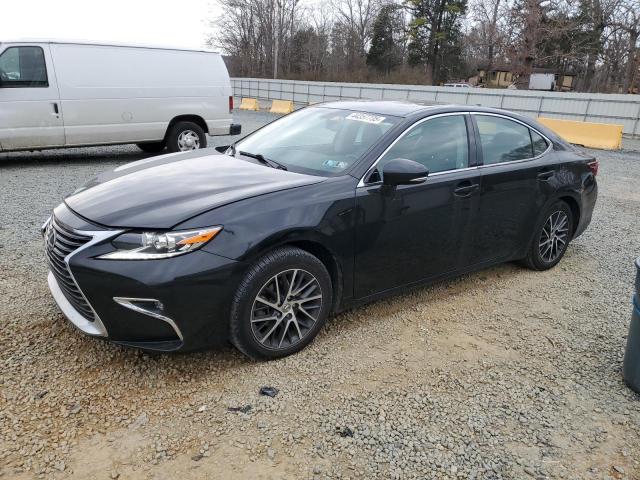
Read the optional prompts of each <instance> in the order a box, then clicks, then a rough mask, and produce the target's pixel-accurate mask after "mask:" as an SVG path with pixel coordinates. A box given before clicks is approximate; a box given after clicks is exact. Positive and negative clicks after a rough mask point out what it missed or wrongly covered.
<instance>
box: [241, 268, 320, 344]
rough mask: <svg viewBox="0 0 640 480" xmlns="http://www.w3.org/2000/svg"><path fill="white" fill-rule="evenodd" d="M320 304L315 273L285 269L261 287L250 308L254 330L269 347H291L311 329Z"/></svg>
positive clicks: (254, 333)
mask: <svg viewBox="0 0 640 480" xmlns="http://www.w3.org/2000/svg"><path fill="white" fill-rule="evenodd" d="M321 307H322V289H321V288H320V283H319V282H318V280H317V279H316V277H314V276H313V275H312V274H311V273H309V272H307V271H306V270H301V269H290V270H285V271H282V272H280V273H278V274H276V275H274V276H273V277H271V278H270V279H269V280H268V281H267V282H266V283H265V284H264V285H263V286H262V288H260V290H259V292H258V295H257V296H256V298H255V300H254V302H253V307H252V308H251V331H252V332H253V335H254V337H255V339H256V340H257V341H258V342H260V343H261V344H262V345H263V346H264V347H266V348H270V349H276V350H280V349H285V348H289V347H291V346H292V345H295V344H296V343H298V342H300V341H301V340H302V339H303V338H304V337H305V336H306V335H307V334H308V333H309V332H310V331H311V330H312V328H313V326H314V324H315V323H316V321H317V320H318V318H319V315H320V310H321Z"/></svg>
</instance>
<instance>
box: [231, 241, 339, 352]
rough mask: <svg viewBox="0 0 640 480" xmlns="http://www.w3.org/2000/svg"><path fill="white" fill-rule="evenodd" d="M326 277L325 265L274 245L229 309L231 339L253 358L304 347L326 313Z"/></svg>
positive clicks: (328, 287) (249, 274)
mask: <svg viewBox="0 0 640 480" xmlns="http://www.w3.org/2000/svg"><path fill="white" fill-rule="evenodd" d="M332 301H333V287H332V284H331V277H330V276H329V273H328V272H327V269H326V267H325V266H324V264H323V263H322V262H321V261H320V260H318V258H316V257H315V256H313V255H311V254H310V253H309V252H306V251H304V250H301V249H299V248H295V247H282V248H278V249H276V250H274V251H272V252H270V253H268V254H266V255H265V256H263V257H262V258H260V259H259V260H257V261H256V262H255V263H254V264H253V266H252V267H251V268H250V269H249V271H248V272H247V274H246V275H245V277H244V279H243V280H242V282H241V283H240V286H239V287H238V290H237V292H236V294H235V296H234V299H233V303H232V307H231V319H230V329H229V331H230V340H231V343H233V345H235V346H236V347H237V348H238V350H240V351H241V352H242V353H244V354H245V355H247V356H249V357H251V358H253V359H255V360H271V359H275V358H281V357H285V356H287V355H291V354H292V353H296V352H298V351H300V350H302V349H303V348H304V347H306V346H307V345H308V344H309V343H311V341H312V340H313V339H314V337H315V336H316V335H317V333H318V331H320V329H321V328H322V326H323V325H324V323H325V322H326V320H327V317H328V316H329V312H330V310H331V305H332Z"/></svg>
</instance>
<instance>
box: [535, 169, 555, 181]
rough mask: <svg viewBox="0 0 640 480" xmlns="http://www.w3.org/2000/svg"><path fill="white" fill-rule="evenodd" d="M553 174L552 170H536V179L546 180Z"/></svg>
mask: <svg viewBox="0 0 640 480" xmlns="http://www.w3.org/2000/svg"><path fill="white" fill-rule="evenodd" d="M554 175H555V172H554V171H553V170H542V171H541V172H538V180H542V181H546V180H549V179H550V178H551V177H553V176H554Z"/></svg>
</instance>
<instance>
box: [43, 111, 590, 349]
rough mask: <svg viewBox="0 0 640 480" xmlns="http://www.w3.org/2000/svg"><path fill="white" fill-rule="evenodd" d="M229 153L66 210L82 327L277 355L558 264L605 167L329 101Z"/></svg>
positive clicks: (173, 167)
mask: <svg viewBox="0 0 640 480" xmlns="http://www.w3.org/2000/svg"><path fill="white" fill-rule="evenodd" d="M219 150H222V152H221V153H218V152H215V151H209V152H206V151H197V152H192V153H191V152H190V153H178V154H170V155H164V156H160V157H155V158H149V159H145V160H141V161H138V162H134V163H131V164H127V165H124V166H121V167H118V168H116V169H115V170H113V171H110V172H107V173H104V174H102V175H100V176H98V177H97V178H95V179H94V180H92V181H90V182H89V183H88V184H86V185H85V186H84V187H82V188H80V189H79V190H77V191H76V192H74V193H73V194H72V195H70V196H69V197H67V198H66V199H65V201H64V203H62V204H61V205H59V206H58V207H57V208H56V209H55V210H54V212H53V215H52V216H51V218H50V219H49V220H48V221H47V223H46V224H45V225H44V227H43V234H44V238H45V243H46V254H47V259H48V264H49V268H50V274H49V277H48V281H49V287H50V289H51V292H52V293H53V296H54V298H55V300H56V302H57V303H58V305H59V307H60V308H61V310H62V311H63V313H64V314H65V315H66V316H67V317H68V318H69V320H70V321H71V322H73V323H74V324H75V325H76V326H77V327H78V328H79V329H80V330H82V331H84V332H85V333H87V334H90V335H94V336H98V337H103V338H106V339H109V340H111V341H113V342H116V343H119V344H123V345H129V346H135V347H139V348H144V349H147V350H159V351H175V350H194V349H200V348H204V347H211V346H215V345H217V344H225V343H227V342H231V343H232V344H233V345H235V346H236V347H237V348H239V349H240V350H241V351H242V352H244V353H245V354H247V355H249V356H250V357H253V358H257V359H270V358H276V357H282V356H285V355H289V354H291V353H293V352H296V351H298V350H300V349H302V348H303V347H304V346H305V345H307V344H308V343H309V342H311V341H312V339H313V338H314V337H315V335H316V334H317V333H318V330H320V328H322V325H323V324H324V323H325V321H326V320H327V317H328V316H329V315H331V314H332V313H335V312H338V311H340V310H343V309H345V308H349V307H353V306H355V305H358V304H361V303H363V302H368V301H371V300H373V299H376V298H380V297H381V296H384V295H388V294H391V293H393V292H396V291H398V290H400V289H403V288H406V287H409V286H413V285H417V284H424V283H429V282H433V281H436V280H441V279H445V278H449V277H453V276H456V275H460V274H462V273H465V272H470V271H473V270H478V269H481V268H484V267H487V266H489V265H494V264H497V263H500V262H506V261H511V260H519V261H521V262H522V263H523V264H524V265H526V266H528V267H529V268H532V269H535V270H545V269H548V268H551V267H553V266H554V265H556V264H557V263H558V262H559V261H560V259H561V258H562V256H563V255H564V253H565V251H566V249H567V246H568V244H569V242H570V241H571V240H572V239H573V238H575V237H576V236H578V235H580V234H581V233H582V232H583V231H584V230H585V229H586V228H587V226H588V225H589V223H590V221H591V214H592V212H593V208H594V204H595V202H596V197H597V185H596V174H597V172H598V163H597V161H596V160H595V159H594V158H592V157H590V156H588V155H585V154H583V153H581V152H580V151H578V150H577V149H575V148H573V147H572V146H571V145H568V144H567V143H566V142H564V141H563V140H561V139H560V138H559V137H558V136H556V135H555V134H554V133H553V132H551V131H549V130H547V129H546V128H545V127H543V126H541V125H539V124H538V123H536V122H535V121H533V120H531V119H529V118H525V117H521V116H518V115H515V114H513V113H509V112H505V111H502V110H494V109H487V108H479V107H469V106H424V105H416V104H410V103H400V102H336V103H327V104H322V105H316V106H313V107H309V108H305V109H302V110H299V111H297V112H295V113H292V114H290V115H288V116H285V117H283V118H281V119H279V120H277V121H275V122H273V123H271V124H269V125H267V126H265V127H263V128H262V129H260V130H258V131H256V132H255V133H253V134H251V135H249V136H248V137H246V138H245V139H243V140H241V141H239V142H238V143H236V144H235V145H231V146H229V147H224V148H221V149H219Z"/></svg>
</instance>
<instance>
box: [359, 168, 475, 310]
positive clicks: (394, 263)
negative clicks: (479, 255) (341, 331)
mask: <svg viewBox="0 0 640 480" xmlns="http://www.w3.org/2000/svg"><path fill="white" fill-rule="evenodd" d="M478 182H479V177H478V172H477V170H476V169H469V170H461V171H458V172H452V173H446V174H442V175H433V176H431V177H428V179H427V181H426V182H425V183H424V184H421V185H408V186H399V187H397V188H396V189H387V188H386V187H381V186H376V187H368V188H367V187H365V188H359V189H358V191H357V192H356V212H357V216H356V219H357V226H356V255H355V271H356V278H355V285H356V288H355V295H356V297H358V298H361V297H365V296H368V295H372V294H375V293H378V292H381V291H384V290H387V289H390V288H393V287H397V286H401V285H405V284H409V283H412V282H417V281H420V280H423V279H428V278H435V277H437V276H439V275H443V274H446V273H448V272H451V271H453V270H456V269H458V268H459V267H460V262H461V260H462V259H463V258H464V257H465V255H466V253H465V249H466V247H467V242H466V240H465V239H467V238H469V233H470V232H469V231H468V230H469V225H470V219H471V217H472V216H473V215H474V214H475V211H476V209H477V199H478V193H477V192H475V193H474V192H469V191H467V192H461V193H458V194H456V192H455V190H456V189H458V188H459V187H461V186H462V187H464V186H467V185H469V184H475V185H477V184H478Z"/></svg>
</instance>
